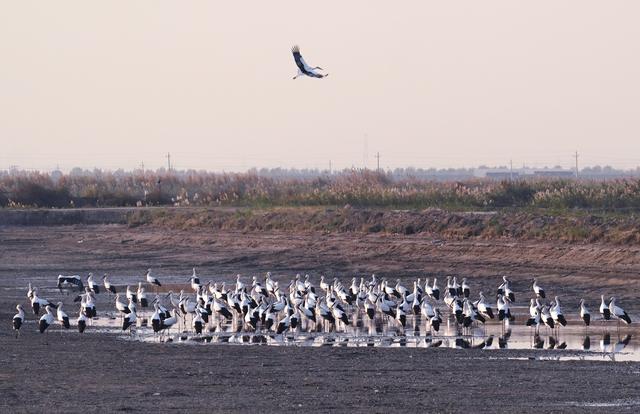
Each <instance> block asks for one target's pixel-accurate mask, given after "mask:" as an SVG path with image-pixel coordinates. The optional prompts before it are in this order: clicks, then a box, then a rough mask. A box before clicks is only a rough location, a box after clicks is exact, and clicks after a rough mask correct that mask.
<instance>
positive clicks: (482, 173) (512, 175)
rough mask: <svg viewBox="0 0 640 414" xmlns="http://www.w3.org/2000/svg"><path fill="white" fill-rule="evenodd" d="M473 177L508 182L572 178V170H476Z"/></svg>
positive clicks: (573, 174) (573, 175)
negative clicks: (527, 179)
mask: <svg viewBox="0 0 640 414" xmlns="http://www.w3.org/2000/svg"><path fill="white" fill-rule="evenodd" d="M473 176H474V177H477V178H490V179H492V180H509V179H518V178H538V177H539V178H572V177H575V172H574V171H573V170H567V169H564V168H539V169H535V168H514V169H513V170H512V169H509V168H476V169H474V170H473Z"/></svg>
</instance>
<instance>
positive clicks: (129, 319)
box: [122, 307, 138, 334]
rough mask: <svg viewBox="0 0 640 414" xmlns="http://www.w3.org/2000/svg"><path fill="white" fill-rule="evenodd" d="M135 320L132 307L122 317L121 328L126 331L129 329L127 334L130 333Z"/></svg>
mask: <svg viewBox="0 0 640 414" xmlns="http://www.w3.org/2000/svg"><path fill="white" fill-rule="evenodd" d="M137 320H138V318H137V315H136V310H135V307H134V308H133V309H131V312H129V313H128V314H126V315H125V316H124V318H123V319H122V330H123V331H126V330H127V329H129V334H131V327H132V326H133V325H135V324H136V321H137Z"/></svg>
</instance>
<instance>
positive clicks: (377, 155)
mask: <svg viewBox="0 0 640 414" xmlns="http://www.w3.org/2000/svg"><path fill="white" fill-rule="evenodd" d="M376 159H377V160H378V167H377V168H376V171H377V172H380V152H379V151H378V152H376Z"/></svg>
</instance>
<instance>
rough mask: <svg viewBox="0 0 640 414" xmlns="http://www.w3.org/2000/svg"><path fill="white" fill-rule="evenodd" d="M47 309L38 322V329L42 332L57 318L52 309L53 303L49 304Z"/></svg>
mask: <svg viewBox="0 0 640 414" xmlns="http://www.w3.org/2000/svg"><path fill="white" fill-rule="evenodd" d="M45 309H46V311H47V313H45V314H44V315H42V317H41V318H40V321H39V322H38V329H39V330H40V333H44V331H46V330H47V328H48V327H50V326H51V325H53V321H54V320H55V318H54V317H53V312H52V311H51V305H47V307H46V308H45Z"/></svg>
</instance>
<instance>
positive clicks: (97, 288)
mask: <svg viewBox="0 0 640 414" xmlns="http://www.w3.org/2000/svg"><path fill="white" fill-rule="evenodd" d="M87 285H89V289H91V290H92V291H93V293H95V294H96V295H97V294H98V293H100V285H98V284H97V283H96V282H95V281H94V280H93V273H89V276H87Z"/></svg>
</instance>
